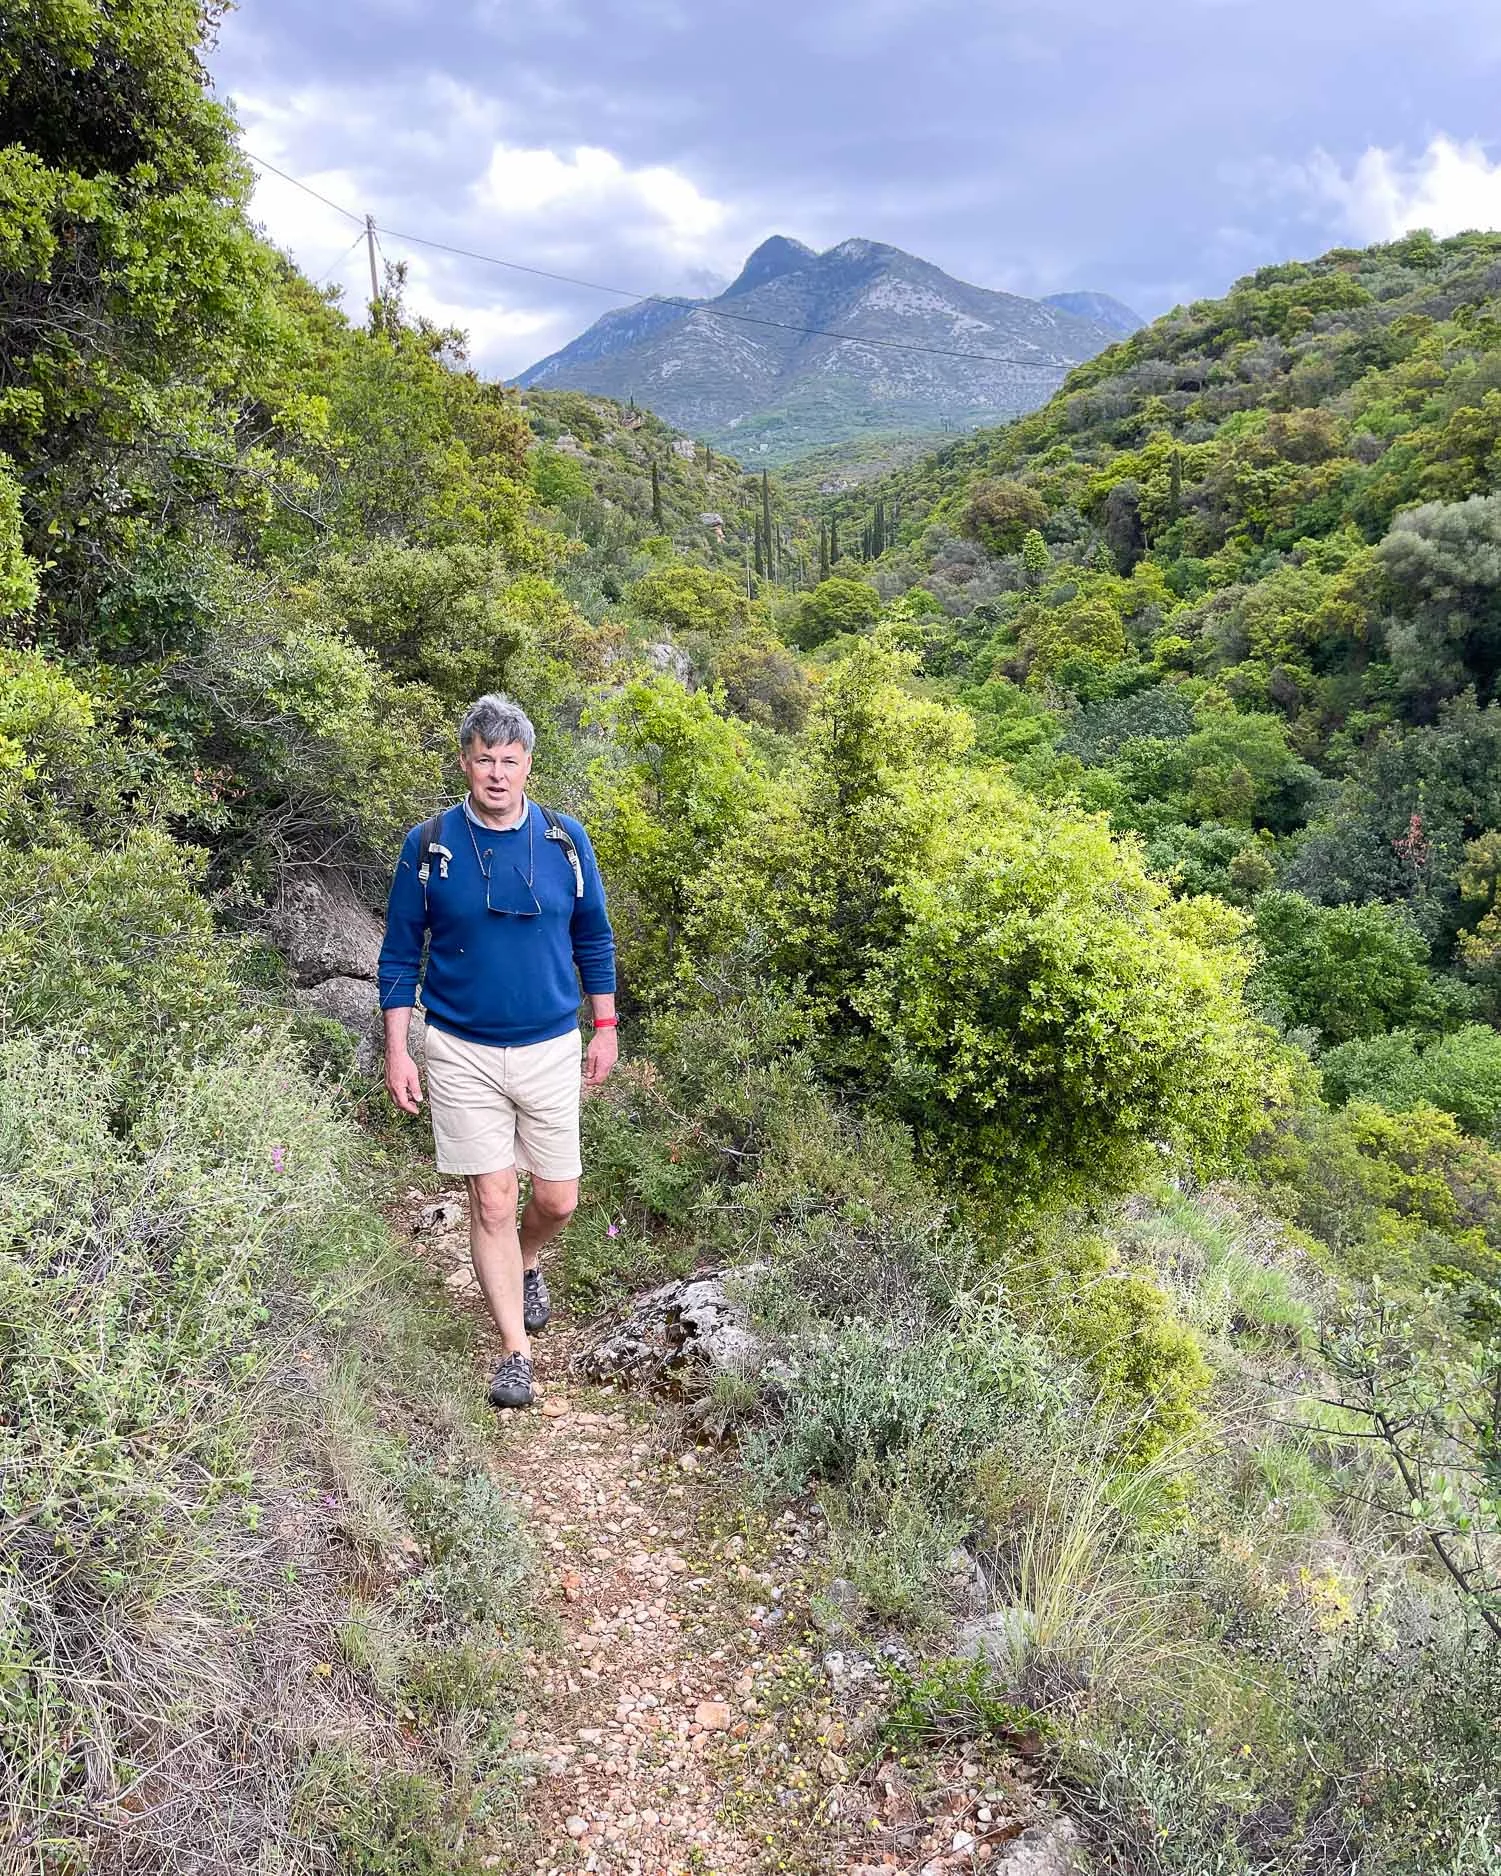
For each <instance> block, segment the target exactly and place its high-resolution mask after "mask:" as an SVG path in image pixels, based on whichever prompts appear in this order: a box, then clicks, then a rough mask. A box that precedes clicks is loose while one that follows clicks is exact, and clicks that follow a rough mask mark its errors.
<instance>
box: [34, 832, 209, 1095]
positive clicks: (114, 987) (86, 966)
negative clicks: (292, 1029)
mask: <svg viewBox="0 0 1501 1876" xmlns="http://www.w3.org/2000/svg"><path fill="white" fill-rule="evenodd" d="M203 868H204V856H203V854H202V853H200V852H198V851H197V850H195V849H193V848H186V847H180V846H178V845H177V844H176V843H175V842H173V841H172V840H170V839H169V838H168V836H167V835H166V834H164V833H162V832H160V831H159V830H157V829H155V828H149V827H148V828H141V829H138V830H137V831H136V832H134V833H132V834H131V835H129V836H128V838H127V839H126V840H125V841H123V842H122V843H121V844H119V845H117V846H104V847H100V846H96V845H95V844H94V843H93V842H92V841H89V840H86V839H84V838H83V837H82V836H81V835H78V834H72V833H70V834H68V835H66V836H65V837H64V838H63V839H62V840H61V841H59V842H57V843H56V844H55V845H53V846H50V847H44V848H41V849H39V850H37V851H33V852H30V853H20V852H18V851H17V850H16V849H14V848H11V847H5V846H0V1005H3V1008H4V1010H5V1014H6V1018H7V1020H8V1022H9V1024H10V1025H11V1026H12V1027H16V1028H24V1029H34V1028H39V1027H43V1026H45V1027H73V1028H76V1029H77V1031H78V1033H79V1034H80V1035H81V1037H82V1038H83V1040H84V1041H85V1042H87V1043H89V1044H91V1045H93V1046H96V1047H97V1048H98V1049H99V1050H101V1051H102V1052H103V1053H104V1055H105V1056H106V1057H107V1058H109V1059H110V1060H112V1061H119V1062H125V1063H130V1064H132V1065H134V1066H137V1067H139V1066H141V1065H142V1064H144V1063H145V1062H147V1061H149V1060H152V1059H157V1058H160V1057H161V1056H162V1055H164V1054H186V1055H191V1054H193V1053H196V1052H198V1051H202V1050H210V1049H216V1048H221V1047H222V1046H223V1040H224V1038H225V1037H226V1035H227V1034H229V1033H232V1031H233V1028H234V1026H235V1015H236V1012H237V1010H238V1008H239V999H238V995H237V992H236V989H235V985H234V983H233V980H232V977H231V972H230V967H229V959H230V950H229V947H228V945H227V944H226V942H225V941H224V940H223V939H222V938H220V937H219V936H218V935H217V934H216V933H215V931H214V923H213V918H212V915H211V913H210V911H209V908H208V906H207V904H206V903H205V901H204V900H203V898H202V897H201V896H200V894H199V891H198V887H199V883H200V881H201V879H202V875H203Z"/></svg>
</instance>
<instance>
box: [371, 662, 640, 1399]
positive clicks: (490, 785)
mask: <svg viewBox="0 0 1501 1876" xmlns="http://www.w3.org/2000/svg"><path fill="white" fill-rule="evenodd" d="M535 743H536V733H535V731H534V730H533V729H532V726H531V723H530V722H529V721H528V720H527V717H526V714H525V712H524V711H522V710H521V709H520V708H519V707H518V706H517V705H516V704H514V703H513V702H512V701H511V700H510V698H508V697H505V696H488V697H481V698H479V700H478V701H477V702H475V703H473V704H471V705H470V706H469V708H468V710H466V711H465V713H464V720H463V722H462V723H461V724H460V725H459V765H460V767H461V768H462V769H463V771H464V777H465V780H466V781H467V782H468V784H469V792H468V794H467V795H466V796H465V797H464V799H463V800H462V801H461V802H459V803H457V804H456V805H455V806H454V807H451V808H447V809H445V810H444V812H443V813H441V814H438V815H435V816H434V817H433V819H432V820H430V821H427V822H425V823H424V824H423V825H422V826H421V827H414V828H413V829H412V831H411V832H410V833H409V834H408V835H407V837H406V839H405V841H404V842H403V843H402V848H401V858H400V860H398V862H397V864H396V875H395V878H394V879H393V880H392V882H391V897H390V903H389V906H388V908H387V912H386V937H385V942H384V944H383V945H382V946H381V953H380V1001H381V1008H382V1010H384V1012H385V1026H386V1087H387V1088H388V1089H389V1090H390V1094H391V1098H392V1100H393V1101H395V1103H396V1105H397V1106H398V1107H399V1108H400V1109H401V1110H402V1112H403V1113H405V1114H415V1113H416V1112H417V1111H418V1109H419V1107H420V1106H421V1104H422V1080H421V1077H420V1076H419V1074H418V1072H417V1064H416V1063H415V1062H414V1061H413V1060H412V1057H411V1055H410V1053H409V1052H408V1049H407V1034H408V1030H409V1028H410V1025H411V1020H412V1006H413V1005H414V1003H415V1002H416V999H417V985H418V979H419V975H421V982H422V1004H423V1008H424V1010H425V1012H426V1015H427V1042H426V1054H427V1091H428V1097H429V1102H430V1105H431V1108H432V1117H433V1140H434V1144H435V1145H436V1147H437V1155H438V1168H439V1171H441V1172H448V1173H462V1174H463V1175H464V1180H465V1183H466V1184H467V1186H468V1188H469V1249H470V1254H471V1256H472V1257H473V1259H474V1271H475V1275H476V1276H477V1277H478V1278H479V1281H480V1287H481V1288H482V1289H483V1291H484V1293H485V1301H486V1302H487V1303H488V1304H489V1305H490V1313H491V1314H492V1315H493V1316H494V1318H495V1321H496V1324H497V1326H498V1327H499V1329H500V1335H501V1341H502V1344H503V1346H504V1351H505V1352H504V1358H503V1359H502V1361H501V1364H500V1366H499V1368H497V1369H496V1371H495V1379H494V1380H493V1381H492V1382H491V1384H490V1399H491V1400H492V1401H493V1402H494V1404H495V1405H496V1406H497V1407H527V1406H530V1405H531V1400H532V1356H531V1342H530V1340H529V1337H530V1335H531V1334H533V1333H534V1332H535V1331H537V1330H539V1329H543V1328H545V1327H546V1326H547V1320H548V1316H549V1314H550V1313H551V1311H550V1305H549V1302H548V1296H547V1284H546V1283H545V1282H544V1280H543V1277H542V1271H541V1268H540V1264H539V1259H540V1256H541V1252H542V1248H543V1246H544V1245H546V1244H547V1243H548V1242H549V1241H550V1240H551V1239H553V1238H555V1237H556V1236H557V1234H558V1232H559V1231H561V1230H562V1228H563V1226H564V1225H565V1224H567V1222H568V1220H569V1218H570V1217H572V1215H573V1211H574V1207H575V1206H576V1205H577V1204H578V1191H579V1174H580V1173H581V1172H582V1170H583V1166H582V1162H581V1160H580V1157H579V1096H580V1077H579V1050H580V1046H581V1043H580V1036H579V985H580V983H582V985H583V989H584V993H585V995H587V997H588V999H589V1004H590V1010H591V1014H592V1019H593V1034H592V1036H591V1037H590V1041H589V1051H588V1055H587V1057H586V1059H585V1062H584V1068H583V1087H585V1088H590V1089H592V1088H597V1087H599V1086H600V1085H601V1084H602V1083H603V1082H604V1080H605V1078H606V1077H607V1076H608V1074H609V1072H610V1070H611V1069H612V1068H613V1067H614V1066H615V1056H616V1035H615V1031H616V1023H615V936H614V933H613V932H612V931H611V930H610V920H609V916H608V914H607V913H606V911H605V890H604V884H603V882H602V881H601V879H600V876H599V866H598V864H597V863H596V861H595V858H594V851H593V849H592V848H591V847H590V845H589V837H588V835H587V834H586V833H585V832H584V830H583V828H582V827H581V826H580V825H579V823H578V822H577V821H576V820H574V819H573V818H572V817H571V816H569V815H563V814H557V813H555V812H554V811H553V810H552V809H550V808H543V807H540V806H539V805H538V804H537V803H536V802H533V801H529V800H528V799H527V794H526V781H527V777H528V776H529V775H530V774H531V770H532V749H533V747H534V745H535ZM424 937H426V939H427V969H426V972H425V973H423V972H422V944H423V939H424ZM518 1170H520V1171H524V1172H528V1173H530V1174H531V1179H532V1190H531V1197H530V1198H529V1199H528V1200H527V1205H526V1210H525V1212H524V1213H523V1214H522V1217H521V1223H520V1227H519V1229H518V1227H517V1222H516V1200H517V1184H516V1180H517V1172H518Z"/></svg>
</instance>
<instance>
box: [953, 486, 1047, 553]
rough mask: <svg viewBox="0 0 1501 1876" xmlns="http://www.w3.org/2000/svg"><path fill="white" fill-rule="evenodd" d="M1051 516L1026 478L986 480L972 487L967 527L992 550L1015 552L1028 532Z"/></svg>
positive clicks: (965, 513)
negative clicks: (1026, 481) (1021, 479)
mask: <svg viewBox="0 0 1501 1876" xmlns="http://www.w3.org/2000/svg"><path fill="white" fill-rule="evenodd" d="M1047 518H1048V511H1047V508H1046V507H1045V506H1044V504H1043V502H1042V500H1041V498H1040V497H1039V495H1038V494H1037V491H1036V490H1035V489H1032V488H1029V487H1028V486H1027V485H1026V483H1024V482H1007V481H1001V480H987V481H983V482H977V483H976V484H975V485H974V487H973V488H972V489H971V490H970V494H969V502H968V505H967V507H966V508H965V511H964V525H965V531H966V532H967V533H969V534H972V535H973V536H974V537H975V539H976V540H979V541H983V542H984V544H985V546H986V547H988V548H989V549H990V551H991V553H993V554H1014V553H1015V552H1016V551H1017V550H1018V548H1020V547H1021V546H1022V544H1023V541H1024V540H1025V538H1026V536H1027V535H1028V534H1029V533H1033V532H1035V531H1036V530H1037V529H1038V528H1039V527H1041V525H1042V524H1043V522H1044V521H1046V520H1047Z"/></svg>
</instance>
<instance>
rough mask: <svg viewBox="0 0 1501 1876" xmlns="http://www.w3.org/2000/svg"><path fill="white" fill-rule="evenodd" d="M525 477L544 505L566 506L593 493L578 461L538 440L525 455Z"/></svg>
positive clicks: (546, 506)
mask: <svg viewBox="0 0 1501 1876" xmlns="http://www.w3.org/2000/svg"><path fill="white" fill-rule="evenodd" d="M526 479H527V481H528V482H530V483H531V485H532V489H533V491H534V493H535V494H536V497H537V500H538V501H539V502H541V503H542V505H543V506H544V507H545V508H566V507H567V506H568V505H569V504H570V503H571V502H581V501H585V500H587V499H588V497H589V496H590V495H591V494H592V493H593V488H592V485H591V483H590V481H589V478H588V476H587V475H586V474H585V472H584V470H583V468H582V467H581V465H580V464H579V463H577V462H575V461H574V459H573V457H571V456H566V455H564V453H563V452H562V451H561V450H557V449H549V448H548V447H547V446H546V445H545V444H539V445H538V447H537V448H536V449H534V450H533V451H532V452H531V454H530V455H529V456H528V457H527V459H526Z"/></svg>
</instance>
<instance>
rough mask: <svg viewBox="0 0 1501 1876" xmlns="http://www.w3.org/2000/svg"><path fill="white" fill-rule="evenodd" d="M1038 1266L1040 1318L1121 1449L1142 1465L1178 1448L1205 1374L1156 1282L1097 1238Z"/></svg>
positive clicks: (1192, 1424) (1192, 1422) (1191, 1339)
mask: <svg viewBox="0 0 1501 1876" xmlns="http://www.w3.org/2000/svg"><path fill="white" fill-rule="evenodd" d="M1044 1269H1045V1272H1046V1274H1045V1275H1044V1276H1043V1277H1042V1279H1041V1281H1042V1283H1043V1284H1044V1286H1045V1294H1044V1296H1043V1298H1042V1301H1041V1308H1042V1311H1043V1319H1044V1320H1045V1321H1046V1322H1047V1324H1048V1327H1049V1329H1050V1331H1051V1333H1052V1334H1053V1335H1054V1336H1056V1338H1057V1340H1058V1342H1059V1344H1060V1346H1061V1347H1062V1348H1063V1349H1064V1351H1065V1352H1066V1353H1067V1354H1068V1355H1070V1356H1072V1357H1074V1358H1075V1359H1076V1360H1078V1361H1080V1362H1082V1363H1083V1365H1084V1367H1085V1368H1086V1369H1087V1370H1088V1371H1089V1373H1090V1375H1091V1376H1092V1377H1093V1379H1094V1381H1095V1383H1096V1385H1097V1386H1098V1388H1099V1390H1100V1403H1101V1407H1102V1409H1103V1410H1104V1411H1105V1412H1106V1413H1107V1414H1108V1415H1110V1416H1112V1417H1114V1418H1117V1419H1118V1421H1119V1423H1120V1443H1121V1450H1122V1452H1123V1453H1124V1454H1126V1455H1128V1456H1129V1457H1130V1458H1131V1459H1132V1460H1133V1461H1135V1462H1138V1463H1141V1462H1146V1461H1150V1460H1152V1459H1154V1458H1156V1457H1157V1456H1158V1455H1160V1454H1161V1453H1163V1452H1164V1451H1166V1450H1167V1449H1168V1448H1170V1447H1172V1446H1175V1445H1181V1444H1182V1443H1183V1441H1185V1440H1186V1439H1187V1438H1188V1437H1189V1436H1190V1435H1191V1434H1193V1433H1194V1432H1195V1431H1197V1429H1198V1428H1199V1426H1200V1424H1201V1422H1200V1415H1199V1407H1200V1404H1201V1402H1202V1401H1203V1399H1204V1396H1205V1395H1206V1394H1207V1392H1208V1390H1209V1383H1210V1372H1209V1366H1208V1363H1207V1362H1206V1361H1205V1359H1204V1355H1203V1351H1202V1350H1201V1349H1200V1347H1199V1344H1198V1341H1197V1339H1196V1337H1195V1336H1194V1333H1193V1331H1192V1329H1190V1328H1189V1326H1188V1325H1187V1324H1186V1323H1185V1322H1182V1321H1181V1320H1179V1319H1178V1318H1177V1317H1176V1316H1175V1315H1174V1314H1173V1309H1172V1305H1171V1303H1170V1301H1169V1299H1168V1297H1167V1296H1166V1295H1165V1294H1164V1292H1163V1290H1162V1288H1161V1287H1160V1285H1158V1284H1157V1283H1155V1282H1153V1281H1152V1280H1151V1279H1150V1278H1149V1277H1146V1276H1143V1275H1141V1274H1140V1273H1139V1272H1136V1271H1132V1270H1129V1269H1124V1268H1122V1267H1121V1266H1120V1264H1119V1263H1117V1262H1116V1261H1115V1259H1114V1257H1113V1255H1112V1252H1111V1249H1110V1247H1109V1246H1108V1245H1107V1244H1105V1243H1104V1242H1103V1241H1102V1240H1100V1239H1097V1238H1080V1239H1077V1240H1075V1241H1074V1242H1073V1243H1071V1244H1069V1245H1067V1246H1066V1247H1062V1248H1060V1249H1059V1250H1057V1251H1055V1252H1054V1253H1053V1254H1052V1255H1051V1256H1050V1257H1049V1258H1048V1260H1047V1262H1046V1264H1045V1266H1044ZM1032 1281H1033V1283H1034V1284H1035V1283H1037V1282H1038V1277H1037V1275H1036V1273H1034V1274H1033V1276H1032Z"/></svg>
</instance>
